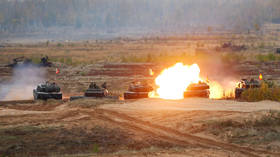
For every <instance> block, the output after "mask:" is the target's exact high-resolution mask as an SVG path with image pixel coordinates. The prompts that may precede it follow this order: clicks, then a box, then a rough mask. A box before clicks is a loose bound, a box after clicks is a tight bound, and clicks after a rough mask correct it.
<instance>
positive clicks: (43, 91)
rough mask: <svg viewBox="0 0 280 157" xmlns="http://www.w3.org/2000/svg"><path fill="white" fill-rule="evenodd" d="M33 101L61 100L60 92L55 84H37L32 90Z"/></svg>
mask: <svg viewBox="0 0 280 157" xmlns="http://www.w3.org/2000/svg"><path fill="white" fill-rule="evenodd" d="M33 96H34V99H35V100H37V99H42V100H47V99H62V93H61V92H60V87H59V86H58V85H57V84H56V83H49V82H46V83H44V84H39V85H38V86H37V87H36V88H35V89H34V90H33Z"/></svg>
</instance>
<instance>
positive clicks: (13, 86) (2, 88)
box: [0, 65, 46, 101]
mask: <svg viewBox="0 0 280 157" xmlns="http://www.w3.org/2000/svg"><path fill="white" fill-rule="evenodd" d="M45 73H46V72H45V69H42V68H39V67H36V66H33V65H25V66H18V67H16V68H14V69H13V76H12V79H11V80H10V81H7V82H4V83H1V84H0V100H1V101H7V100H27V99H33V89H34V88H35V87H36V86H37V85H38V84H39V83H41V82H43V81H44V80H45Z"/></svg>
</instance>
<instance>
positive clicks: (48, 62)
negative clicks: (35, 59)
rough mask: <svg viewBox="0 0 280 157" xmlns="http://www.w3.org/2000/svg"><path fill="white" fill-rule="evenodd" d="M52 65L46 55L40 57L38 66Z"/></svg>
mask: <svg viewBox="0 0 280 157" xmlns="http://www.w3.org/2000/svg"><path fill="white" fill-rule="evenodd" d="M52 65H53V64H52V62H50V61H49V57H48V56H45V57H42V58H41V61H40V63H39V64H38V66H40V67H52Z"/></svg>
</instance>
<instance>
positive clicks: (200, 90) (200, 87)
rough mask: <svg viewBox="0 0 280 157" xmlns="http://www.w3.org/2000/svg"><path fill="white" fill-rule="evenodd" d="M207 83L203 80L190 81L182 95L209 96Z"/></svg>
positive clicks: (186, 96)
mask: <svg viewBox="0 0 280 157" xmlns="http://www.w3.org/2000/svg"><path fill="white" fill-rule="evenodd" d="M209 88H210V87H209V85H208V84H207V83H205V82H201V81H199V82H198V83H192V84H190V85H189V86H188V88H187V90H186V91H185V92H184V97H185V98H188V97H206V98H209V94H210V92H209Z"/></svg>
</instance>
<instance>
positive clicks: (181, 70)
mask: <svg viewBox="0 0 280 157" xmlns="http://www.w3.org/2000/svg"><path fill="white" fill-rule="evenodd" d="M199 81H203V80H202V79H201V78H200V68H199V66H198V65H197V64H193V65H190V66H189V65H184V64H183V63H177V64H175V65H174V66H172V67H170V68H167V69H164V70H163V71H162V72H161V74H160V75H159V76H157V78H156V79H155V84H156V85H157V86H158V88H157V89H156V91H153V92H151V93H149V97H150V98H162V99H172V100H178V99H183V98H184V92H185V91H186V90H187V88H188V86H189V85H190V84H191V83H198V82H199ZM203 82H205V81H203ZM207 83H208V84H209V86H210V96H209V97H210V98H211V99H221V98H223V97H224V96H225V93H226V92H227V91H226V89H224V88H223V87H222V86H221V85H220V84H219V83H218V82H210V81H209V80H208V78H207Z"/></svg>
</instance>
